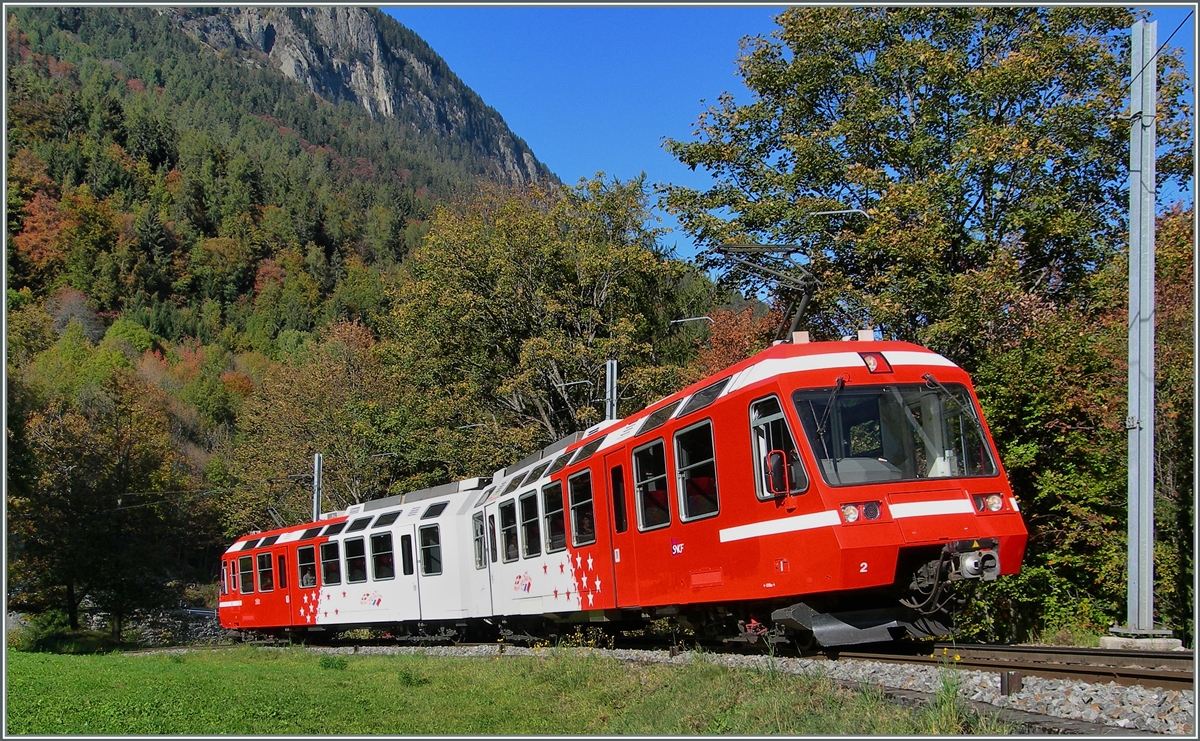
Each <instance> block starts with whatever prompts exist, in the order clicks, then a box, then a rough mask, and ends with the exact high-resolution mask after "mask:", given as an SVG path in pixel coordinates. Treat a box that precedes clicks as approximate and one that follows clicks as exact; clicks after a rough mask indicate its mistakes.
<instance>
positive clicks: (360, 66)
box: [5, 6, 558, 356]
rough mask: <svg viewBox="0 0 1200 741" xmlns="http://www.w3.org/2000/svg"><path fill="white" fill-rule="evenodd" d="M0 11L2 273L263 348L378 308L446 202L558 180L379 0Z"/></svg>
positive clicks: (48, 290) (157, 324)
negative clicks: (371, 4) (348, 4)
mask: <svg viewBox="0 0 1200 741" xmlns="http://www.w3.org/2000/svg"><path fill="white" fill-rule="evenodd" d="M6 12H7V17H6V18H5V26H6V29H5V30H6V41H7V44H6V54H7V63H8V64H7V79H6V96H5V107H6V112H7V130H6V131H5V137H6V142H7V154H8V171H7V174H8V179H7V186H8V189H7V205H8V209H7V217H8V218H7V223H6V229H7V236H8V240H7V248H8V249H7V254H6V256H7V260H8V262H7V275H8V287H9V288H10V289H11V290H12V291H17V292H20V291H25V292H27V294H28V296H29V298H30V300H38V301H40V300H42V299H44V298H46V299H48V298H51V297H56V298H55V301H57V303H56V304H55V305H56V306H60V307H68V306H84V305H86V306H87V307H88V308H89V310H90V311H92V312H94V313H96V314H97V315H98V316H99V317H102V318H103V322H102V323H101V324H103V325H107V324H109V323H111V322H112V321H113V320H115V319H116V318H117V317H122V318H126V319H130V320H132V321H135V322H137V323H139V324H141V325H142V326H143V327H145V328H146V329H148V330H149V331H151V332H152V333H153V334H155V335H156V336H158V337H162V338H165V339H166V340H169V341H172V342H174V341H180V340H181V339H182V338H185V337H195V338H198V339H200V340H201V341H202V342H204V343H210V342H214V341H216V340H218V339H220V338H224V339H222V340H221V341H222V342H224V343H225V344H226V345H228V346H229V347H230V348H236V349H239V350H240V349H242V348H247V347H248V348H253V349H255V350H258V351H261V352H263V353H265V354H267V355H272V356H273V355H274V354H278V353H279V352H282V350H281V349H280V348H281V347H283V345H281V344H280V342H282V341H281V340H280V337H283V338H284V339H285V340H287V341H288V342H291V341H292V340H295V339H296V338H297V337H298V336H299V335H298V334H297V333H300V334H306V333H309V332H313V331H316V330H318V329H319V328H320V327H321V326H323V325H324V324H326V323H327V322H328V321H330V320H331V319H335V318H348V319H363V320H364V321H369V320H371V318H372V317H375V318H378V317H379V316H382V314H383V313H385V308H384V307H385V301H386V296H385V292H384V291H383V290H382V287H381V286H382V282H381V281H382V280H383V277H384V276H389V275H394V274H395V273H396V271H398V270H399V266H400V265H401V264H402V262H403V260H404V258H405V256H406V255H407V253H408V252H409V251H410V250H411V249H413V247H415V246H416V245H417V244H419V243H420V241H421V239H422V237H423V235H424V234H425V230H426V229H427V228H428V227H427V225H428V220H429V217H430V215H431V214H432V212H433V209H434V208H435V207H436V206H437V205H438V204H439V203H444V202H447V201H448V200H451V199H453V198H456V197H457V196H459V195H460V194H462V193H464V192H467V191H469V190H470V189H472V188H474V187H475V186H476V185H477V184H478V183H479V182H480V181H484V182H492V183H498V184H502V185H520V184H526V183H530V182H539V183H552V184H557V183H558V179H557V178H556V177H555V176H554V175H553V173H551V172H550V171H549V170H548V168H546V166H545V165H543V164H542V163H540V162H538V160H537V158H536V157H535V156H534V154H533V152H531V151H530V149H529V147H528V145H526V144H525V142H523V141H522V140H521V139H520V138H519V137H517V136H516V135H515V134H514V133H513V132H512V131H511V130H510V129H509V128H508V126H507V125H506V124H505V123H504V120H503V118H502V117H501V116H500V115H499V114H498V113H497V112H496V111H495V110H493V109H492V108H489V107H488V106H487V105H486V104H484V102H483V101H482V100H481V99H480V98H479V96H478V95H476V94H475V93H474V92H473V91H472V90H471V89H470V88H468V87H467V86H466V85H465V84H463V82H462V80H460V79H459V78H458V77H457V76H456V75H455V74H454V73H453V72H452V71H451V70H450V69H449V67H448V66H447V65H446V63H445V61H444V60H442V59H441V58H440V57H439V56H438V55H437V54H435V53H434V52H433V50H432V49H430V48H429V46H428V45H427V44H426V43H425V42H423V41H422V40H421V39H420V38H419V37H417V36H416V35H415V34H414V33H412V32H411V31H409V30H408V29H405V28H404V27H402V26H401V25H400V24H398V23H396V22H395V21H394V20H392V19H391V18H389V17H388V16H386V15H384V14H382V13H380V12H378V11H375V10H370V9H361V8H314V9H308V8H207V9H205V8H136V7H133V8H119V7H63V8H53V7H13V6H9V7H8V8H6ZM64 290H70V291H75V292H77V294H78V295H75V294H72V296H74V298H70V297H68V298H67V299H62V297H61V296H60V294H62V292H63V291H64ZM62 311H64V312H65V311H66V309H63V310H62ZM60 313H61V312H60ZM68 313H69V312H68ZM64 316H65V314H64ZM101 324H96V328H97V331H100V329H102V327H101ZM63 326H66V325H65V323H64V324H63ZM88 326H91V325H90V324H89V325H88ZM287 338H291V340H288V339H287Z"/></svg>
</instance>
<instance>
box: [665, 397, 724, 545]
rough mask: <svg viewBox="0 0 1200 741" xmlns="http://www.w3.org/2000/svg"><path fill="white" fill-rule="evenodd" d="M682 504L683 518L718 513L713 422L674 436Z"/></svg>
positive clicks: (696, 426)
mask: <svg viewBox="0 0 1200 741" xmlns="http://www.w3.org/2000/svg"><path fill="white" fill-rule="evenodd" d="M675 463H676V465H677V466H678V469H679V470H678V474H677V475H678V477H679V478H678V485H679V504H680V509H681V510H682V513H683V514H682V516H681V518H680V519H682V520H683V521H684V522H687V521H688V520H698V519H700V518H702V517H710V516H712V515H715V514H717V510H718V509H719V503H718V499H717V461H716V456H715V454H714V452H713V436H712V422H710V421H705V422H701V423H700V424H698V425H694V426H692V427H689V428H687V429H686V430H680V431H679V432H677V433H675Z"/></svg>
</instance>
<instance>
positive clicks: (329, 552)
mask: <svg viewBox="0 0 1200 741" xmlns="http://www.w3.org/2000/svg"><path fill="white" fill-rule="evenodd" d="M321 583H322V584H324V585H325V586H330V585H333V584H341V583H342V559H341V556H340V555H339V553H338V544H337V542H332V543H322V544H321Z"/></svg>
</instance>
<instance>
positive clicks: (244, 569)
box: [238, 556, 254, 594]
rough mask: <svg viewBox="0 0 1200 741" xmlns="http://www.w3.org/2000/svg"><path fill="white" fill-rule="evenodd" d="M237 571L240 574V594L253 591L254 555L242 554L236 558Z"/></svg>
mask: <svg viewBox="0 0 1200 741" xmlns="http://www.w3.org/2000/svg"><path fill="white" fill-rule="evenodd" d="M238 571H240V572H241V574H242V594H251V593H253V592H254V557H253V556H242V557H241V558H239V559H238Z"/></svg>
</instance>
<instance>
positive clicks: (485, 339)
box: [7, 8, 765, 633]
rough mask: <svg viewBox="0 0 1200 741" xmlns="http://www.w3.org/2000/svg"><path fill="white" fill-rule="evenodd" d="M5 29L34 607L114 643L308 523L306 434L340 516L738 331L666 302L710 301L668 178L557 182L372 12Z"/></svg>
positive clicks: (667, 381) (670, 381)
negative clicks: (657, 196)
mask: <svg viewBox="0 0 1200 741" xmlns="http://www.w3.org/2000/svg"><path fill="white" fill-rule="evenodd" d="M321 13H324V15H321ZM346 13H351V15H349V16H348V15H346ZM339 14H340V15H339ZM356 23H357V24H358V25H357V26H355V25H354V24H356ZM364 23H366V24H367V25H366V26H364V25H363V24H364ZM339 24H340V25H339ZM371 24H374V25H371ZM268 27H269V28H270V29H272V34H273V36H272V35H271V34H267V33H266V30H267V28H268ZM349 27H354V28H357V31H356V34H357V35H355V36H353V38H350V37H346V36H345V35H344V34H343V35H342V36H340V37H339V35H338V34H339V33H342V31H344V30H345V28H349ZM364 28H365V29H366V30H364ZM239 29H240V30H239ZM255 29H257V31H255ZM339 29H341V30H339ZM268 38H270V43H267V41H268ZM7 39H8V55H9V56H8V59H9V77H8V80H7V83H8V97H7V104H8V121H9V128H8V131H7V135H8V145H9V146H8V152H9V159H8V191H7V195H8V216H9V218H8V223H7V230H8V233H7V236H8V240H7V245H8V252H7V259H8V266H7V267H8V315H7V318H8V325H7V329H8V357H7V374H8V401H9V405H8V420H7V422H8V460H7V463H8V467H7V483H8V505H9V506H8V512H9V515H10V519H9V544H10V551H9V553H10V560H9V574H10V585H12V590H11V592H10V596H11V598H12V604H13V605H14V606H15V607H17V608H20V609H25V610H30V611H35V612H37V611H46V610H50V611H52V612H58V611H61V613H62V614H63V615H65V616H66V619H67V620H68V621H69V622H70V624H71V625H72V626H74V625H77V624H78V621H79V617H80V611H81V610H85V611H92V612H95V611H100V612H102V613H104V614H106V615H109V616H110V625H111V626H112V627H113V630H114V632H116V633H119V632H120V626H121V623H122V619H123V617H124V616H126V615H128V614H130V613H131V612H133V611H136V610H137V609H139V608H143V607H148V606H154V605H160V604H165V603H167V602H169V601H171V600H172V599H175V598H177V597H178V596H179V594H180V593H181V592H182V588H183V586H184V585H185V584H187V583H189V582H201V583H204V582H207V583H211V582H212V581H213V579H214V578H215V573H216V564H217V562H216V560H215V553H218V552H219V549H221V548H223V544H224V543H225V542H227V541H226V539H227V538H229V537H230V536H232V535H234V534H237V533H240V532H244V531H245V530H246V529H249V528H269V527H273V526H274V525H275V524H277V523H279V522H284V521H288V522H292V521H298V520H300V519H302V518H304V517H306V516H307V513H308V510H309V504H308V501H309V493H308V491H309V482H308V481H304V480H298V479H296V478H295V477H294V476H295V475H297V474H304V473H306V472H307V471H309V470H310V466H311V461H312V456H313V454H314V453H316V452H321V453H323V454H324V456H325V466H324V474H325V475H324V480H325V484H324V488H325V495H326V500H327V502H328V504H329V506H331V507H341V506H345V505H347V504H350V503H354V502H360V501H364V500H366V499H371V498H374V497H379V496H384V495H386V494H389V493H398V492H402V491H406V490H410V489H411V488H412V487H414V486H418V485H425V484H434V483H441V482H444V481H447V480H449V479H451V478H453V477H465V476H472V475H490V474H491V473H492V472H493V471H495V470H496V469H497V468H501V467H503V466H505V465H507V464H509V463H511V462H512V461H513V460H516V459H519V458H521V457H524V456H525V455H527V454H528V453H529V452H530V451H531V450H534V449H536V448H538V447H540V446H543V445H545V444H547V443H548V442H551V441H552V440H553V439H555V437H556V436H560V435H564V434H567V433H570V432H573V431H575V430H577V429H581V428H582V427H585V426H587V425H589V424H591V423H592V422H594V421H596V420H597V419H598V418H599V412H598V409H599V408H600V407H601V404H600V403H599V401H598V400H596V399H594V398H592V397H594V396H595V394H588V393H583V392H582V387H581V386H580V385H574V386H570V387H566V388H565V389H564V388H561V387H559V386H556V384H563V383H564V382H565V381H568V380H569V381H576V380H580V379H586V380H590V381H591V382H593V383H597V384H601V386H602V382H603V379H602V375H601V374H602V373H603V366H604V361H605V360H607V359H608V358H610V357H615V358H617V359H618V361H619V362H620V363H621V369H622V407H623V409H628V410H633V409H637V408H638V407H639V406H640V405H641V404H643V403H645V402H647V401H649V400H653V399H654V398H658V397H659V396H661V395H662V394H664V393H666V392H668V391H669V390H673V389H674V388H675V387H676V385H677V384H678V383H680V382H682V381H685V380H690V379H692V378H694V377H696V375H697V373H698V367H699V365H698V364H699V363H702V362H704V361H703V357H706V356H707V355H711V354H712V353H713V352H716V350H714V349H713V348H712V347H711V346H710V347H709V348H707V349H704V350H703V351H702V350H701V348H700V347H699V332H697V331H695V330H694V329H692V328H686V327H684V328H681V327H678V326H676V327H672V325H671V324H670V320H671V319H674V318H678V317H680V316H690V315H692V314H694V313H701V314H703V313H712V312H713V311H714V301H716V300H718V296H719V295H720V292H718V291H717V290H716V289H715V287H714V286H713V285H712V284H711V283H710V282H709V281H708V280H707V279H706V278H704V277H703V276H702V275H700V274H699V273H698V272H697V271H695V270H694V269H692V268H689V267H688V266H686V265H685V264H683V263H680V262H678V261H675V260H672V259H670V258H669V257H668V256H667V255H666V254H665V253H664V251H663V248H662V247H660V245H659V242H658V236H659V233H658V232H657V231H655V230H654V229H651V228H650V227H649V226H648V224H649V219H650V213H649V208H650V201H649V198H650V194H649V192H648V190H647V188H646V186H645V185H644V184H643V183H642V182H641V181H632V182H629V183H620V182H615V181H608V180H605V179H603V178H602V177H601V178H599V179H597V180H595V181H593V182H591V183H586V184H583V185H581V186H579V187H577V188H574V189H566V190H564V189H562V188H561V186H559V185H557V180H556V179H555V178H554V177H553V176H552V175H551V174H550V173H548V172H547V171H546V170H545V168H544V166H542V165H540V164H538V163H537V162H536V160H534V159H533V158H532V155H531V154H530V153H529V152H528V150H527V148H524V144H523V143H521V142H520V141H519V140H518V139H516V138H515V137H513V136H512V135H511V132H508V131H507V128H506V127H504V126H503V121H501V120H500V119H499V117H498V116H497V115H496V114H495V112H494V111H491V110H490V109H487V108H486V107H485V106H484V105H483V104H482V102H481V101H479V100H478V98H477V97H476V96H475V95H474V94H473V93H471V92H470V91H469V90H468V89H466V88H465V86H462V84H461V82H460V81H458V80H457V78H456V77H454V76H453V74H452V73H451V72H450V71H449V70H448V69H447V68H446V67H445V64H444V62H442V61H441V60H440V59H438V58H437V57H436V55H434V54H433V53H432V51H431V50H429V49H428V47H427V46H425V45H424V43H423V42H421V41H420V40H419V39H417V38H416V37H415V35H413V34H411V32H408V31H407V30H406V29H403V28H401V27H400V26H398V25H397V24H395V23H394V22H393V21H391V20H390V19H387V18H386V17H384V16H382V15H381V14H379V13H375V12H374V11H372V12H370V13H368V12H366V11H358V10H355V11H345V12H343V11H341V10H337V11H334V10H332V9H318V10H316V11H307V10H305V11H300V10H295V9H289V10H286V11H284V10H264V11H251V10H244V9H243V10H232V9H230V10H213V11H201V10H197V9H189V10H182V11H179V12H174V11H158V10H153V9H116V8H110V9H102V8H95V9H67V10H57V9H50V8H23V9H17V10H15V11H14V12H13V14H12V15H10V16H9V18H8V19H7ZM255 39H257V42H256V43H258V46H254V44H253V43H250V42H253V41H254V40H255ZM324 43H328V44H333V46H322V44H324ZM288 44H291V45H292V51H290V52H289V51H287V50H286V48H285V47H287V45H288ZM356 44H357V45H359V46H362V45H364V44H365V45H368V46H370V45H372V44H373V45H374V46H373V47H372V48H373V49H374V51H373V52H372V54H373V55H374V56H373V60H374V61H372V60H371V59H366V58H365V57H363V56H362V54H360V53H358V52H359V51H361V49H358V47H356V46H355V45H356ZM356 49H357V51H356ZM296 50H300V51H296ZM301 52H302V54H301ZM289 54H290V55H292V56H288V55H289ZM296 54H301V56H303V55H307V57H306V58H307V60H308V62H306V63H312V64H311V65H310V66H309V67H304V66H303V65H300V63H299V62H297V63H296V64H295V65H293V66H292V67H290V68H288V69H290V70H291V72H292V73H294V74H292V75H291V76H290V78H289V75H285V74H283V72H281V71H279V70H278V69H277V68H276V67H277V63H278V62H279V61H280V59H281V58H287V59H292V60H293V61H295V58H294V57H295V55H296ZM339 55H340V56H339ZM347 60H349V61H347ZM364 60H365V61H364ZM368 62H371V64H372V65H373V66H372V68H371V69H372V71H371V72H370V74H372V75H378V76H381V77H380V78H379V79H385V80H386V81H387V83H388V84H387V85H384V86H383V87H382V88H379V87H378V86H377V87H374V88H371V89H370V90H372V91H374V92H373V93H372V94H373V95H375V97H372V98H371V99H370V100H364V98H363V97H362V95H361V93H362V90H361V89H359V88H356V87H355V85H356V83H355V80H357V79H359V78H360V77H361V76H362V75H361V74H358V73H354V74H347V75H346V76H345V77H341V76H339V75H340V74H341V72H344V71H346V69H349V67H347V65H350V67H353V65H356V64H367V63H368ZM297 70H299V71H300V72H304V70H308V72H309V73H311V74H308V73H304V74H301V73H300V72H298V71H297ZM352 71H353V70H352ZM406 75H407V76H406ZM720 300H721V301H724V299H723V298H721V299H720ZM717 316H718V318H721V319H722V321H725V320H724V318H723V317H725V316H728V317H730V321H733V317H734V314H733V313H732V312H725V314H721V313H717ZM750 316H751V314H749V313H747V314H745V316H744V317H741V318H740V319H738V320H737V321H742V322H746V321H749V317H750ZM758 321H759V324H762V321H761V319H760V320H758ZM759 334H760V335H761V334H762V332H761V331H760V332H759ZM764 340H765V338H762V339H755V338H746V337H740V338H738V339H737V340H736V341H735V344H738V345H739V346H740V347H741V349H742V351H748V350H751V349H753V347H752V344H753V343H754V342H760V341H764ZM748 343H749V344H748ZM715 345H716V347H722V346H723V343H721V342H716V343H715ZM481 427H484V428H485V429H486V430H487V434H480V430H479V428H481ZM289 476H293V478H290V479H289V478H287V477H289Z"/></svg>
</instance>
